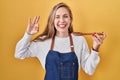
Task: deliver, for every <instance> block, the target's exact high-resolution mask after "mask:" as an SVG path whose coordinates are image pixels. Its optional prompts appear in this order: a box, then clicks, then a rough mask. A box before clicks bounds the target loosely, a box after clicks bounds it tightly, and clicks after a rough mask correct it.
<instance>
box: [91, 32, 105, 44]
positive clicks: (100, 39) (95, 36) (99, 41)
mask: <svg viewBox="0 0 120 80" xmlns="http://www.w3.org/2000/svg"><path fill="white" fill-rule="evenodd" d="M102 34H103V35H98V34H97V33H94V34H93V35H92V38H93V40H94V41H95V42H96V43H97V44H99V45H100V44H102V43H103V40H104V39H105V38H106V34H105V33H104V32H102Z"/></svg>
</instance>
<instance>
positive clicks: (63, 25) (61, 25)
mask: <svg viewBox="0 0 120 80" xmlns="http://www.w3.org/2000/svg"><path fill="white" fill-rule="evenodd" d="M58 26H59V27H60V28H65V27H66V24H59V25H58Z"/></svg>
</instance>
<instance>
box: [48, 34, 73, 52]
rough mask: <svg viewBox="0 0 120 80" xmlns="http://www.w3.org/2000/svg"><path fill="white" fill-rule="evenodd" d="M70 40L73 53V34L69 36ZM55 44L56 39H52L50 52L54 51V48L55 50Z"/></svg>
mask: <svg viewBox="0 0 120 80" xmlns="http://www.w3.org/2000/svg"><path fill="white" fill-rule="evenodd" d="M69 39H70V48H71V51H72V52H74V45H73V39H72V36H71V34H69ZM54 42H55V37H53V38H52V42H51V48H50V50H53V48H54Z"/></svg>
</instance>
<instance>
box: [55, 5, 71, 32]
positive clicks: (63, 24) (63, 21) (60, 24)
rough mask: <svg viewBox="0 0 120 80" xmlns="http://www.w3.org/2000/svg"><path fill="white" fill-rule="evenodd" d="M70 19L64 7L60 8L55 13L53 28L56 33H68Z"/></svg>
mask: <svg viewBox="0 0 120 80" xmlns="http://www.w3.org/2000/svg"><path fill="white" fill-rule="evenodd" d="M70 23H71V19H70V14H69V12H68V10H67V9H66V8H65V7H61V8H59V9H58V10H57V11H56V14H55V19H54V26H55V28H56V30H57V32H68V28H69V26H70Z"/></svg>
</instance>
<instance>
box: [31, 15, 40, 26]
mask: <svg viewBox="0 0 120 80" xmlns="http://www.w3.org/2000/svg"><path fill="white" fill-rule="evenodd" d="M39 18H40V16H35V17H34V19H33V22H32V24H33V25H34V24H37V23H38V21H39Z"/></svg>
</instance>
